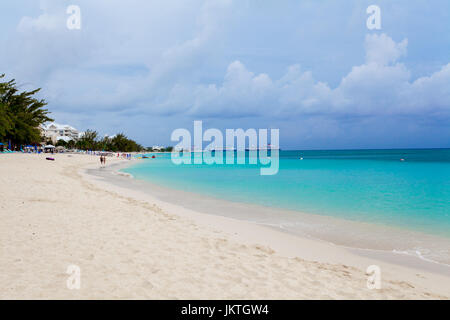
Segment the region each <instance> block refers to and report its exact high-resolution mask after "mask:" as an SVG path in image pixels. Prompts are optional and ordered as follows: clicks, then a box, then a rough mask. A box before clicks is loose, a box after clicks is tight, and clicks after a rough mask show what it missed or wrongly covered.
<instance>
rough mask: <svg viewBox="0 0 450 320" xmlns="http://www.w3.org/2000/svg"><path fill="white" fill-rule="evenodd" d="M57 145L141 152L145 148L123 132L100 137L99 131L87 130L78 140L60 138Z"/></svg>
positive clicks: (84, 148) (70, 147) (85, 148)
mask: <svg viewBox="0 0 450 320" xmlns="http://www.w3.org/2000/svg"><path fill="white" fill-rule="evenodd" d="M56 146H63V147H66V148H68V149H80V150H97V151H112V152H118V151H120V152H140V151H143V150H145V149H144V147H142V146H141V145H140V144H138V143H137V142H136V141H134V140H131V139H129V138H127V137H126V136H125V135H124V134H123V133H119V134H117V135H115V136H114V137H112V138H111V137H104V138H100V137H99V134H98V132H97V131H94V130H87V131H86V132H85V133H84V134H83V136H82V137H81V138H80V139H78V140H77V141H73V140H70V141H68V142H65V141H64V140H59V141H58V143H57V144H56Z"/></svg>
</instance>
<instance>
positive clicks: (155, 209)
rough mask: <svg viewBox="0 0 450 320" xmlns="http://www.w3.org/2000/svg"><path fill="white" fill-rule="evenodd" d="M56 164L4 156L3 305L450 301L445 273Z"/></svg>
mask: <svg viewBox="0 0 450 320" xmlns="http://www.w3.org/2000/svg"><path fill="white" fill-rule="evenodd" d="M54 157H55V161H46V160H45V155H36V154H4V155H0V221H1V223H0V299H449V298H450V273H448V272H447V273H446V272H437V271H434V269H433V267H430V268H428V269H427V268H423V267H421V268H418V267H416V266H415V265H414V261H415V260H411V261H412V262H411V263H395V261H389V259H376V258H374V256H373V255H367V256H362V255H357V254H354V253H353V252H352V251H351V250H349V249H346V248H343V247H339V246H334V245H331V244H329V243H326V242H322V241H318V240H312V239H306V238H301V237H298V236H293V235H290V234H287V233H282V232H278V231H276V230H273V229H270V228H267V227H263V226H259V225H256V224H252V223H249V222H243V221H237V220H233V219H230V218H225V217H219V216H216V215H205V214H202V213H199V212H195V211H192V210H188V209H186V208H183V207H181V206H178V205H174V204H170V203H165V202H162V201H160V200H158V199H156V198H152V197H150V196H149V195H147V194H143V193H139V192H137V191H133V190H129V189H123V188H120V187H118V186H114V185H111V184H108V183H106V182H105V181H101V180H99V179H95V178H93V177H91V176H89V175H87V174H86V173H85V169H87V168H92V167H95V168H98V167H99V166H100V162H99V159H98V157H94V156H88V155H68V154H56V155H54ZM120 161H126V160H116V159H114V160H113V159H108V163H115V162H120ZM405 259H406V258H405ZM69 265H76V266H78V267H79V268H80V270H81V274H80V276H81V277H80V279H81V287H80V289H79V290H78V289H72V290H71V289H69V288H68V287H67V279H68V278H69V274H67V273H66V271H67V268H68V266H69ZM370 265H377V266H379V267H380V270H381V289H368V287H367V279H368V276H367V275H366V268H367V267H368V266H370Z"/></svg>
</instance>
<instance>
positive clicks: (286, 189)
mask: <svg viewBox="0 0 450 320" xmlns="http://www.w3.org/2000/svg"><path fill="white" fill-rule="evenodd" d="M300 158H303V160H300ZM400 159H404V161H400ZM247 162H248V155H247ZM260 167H261V166H260V165H249V164H246V165H217V164H214V165H206V164H201V165H175V164H173V163H172V161H171V159H170V154H158V155H157V156H156V158H155V159H146V160H145V161H142V162H140V163H138V164H136V165H134V166H132V167H129V168H126V169H124V171H125V172H127V173H130V174H132V175H133V176H134V177H135V178H137V179H142V180H147V181H151V182H153V183H156V184H159V185H162V186H165V187H169V188H174V189H177V190H182V191H189V192H195V193H200V194H204V195H208V196H212V197H216V198H220V199H225V200H230V201H234V202H243V203H251V204H258V205H262V206H267V207H272V208H281V209H288V210H293V211H298V212H303V213H310V214H316V215H324V216H332V217H336V218H344V219H347V220H353V221H359V222H368V223H376V224H382V225H386V226H394V227H400V228H404V229H406V230H413V231H420V232H423V233H427V234H430V235H437V236H441V237H447V238H450V150H449V149H430V150H345V151H281V152H280V169H279V172H278V174H276V175H273V176H262V175H260V170H259V168H260ZM281 222H282V221H280V223H281ZM297 222H298V223H301V221H297ZM289 223H290V224H295V223H296V221H295V218H294V219H293V221H292V220H291V221H289Z"/></svg>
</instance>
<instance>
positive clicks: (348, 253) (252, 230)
mask: <svg viewBox="0 0 450 320" xmlns="http://www.w3.org/2000/svg"><path fill="white" fill-rule="evenodd" d="M138 161H142V160H138ZM134 164H136V162H134V161H130V162H124V163H120V164H117V163H116V164H112V165H109V166H108V169H109V170H111V171H112V172H110V173H114V175H116V177H119V178H120V179H124V180H123V181H125V182H127V181H128V182H130V180H131V181H138V180H136V179H135V178H134V177H133V176H132V175H131V174H129V173H124V172H122V173H123V174H124V175H122V174H120V170H121V169H124V168H126V167H129V166H132V165H134ZM89 170H92V168H84V169H82V174H83V177H84V178H85V179H88V180H89V181H90V182H91V183H95V184H97V185H99V186H101V187H103V188H107V189H108V190H109V191H113V192H120V193H121V194H126V196H129V197H132V198H134V199H136V200H139V201H148V202H152V203H156V204H157V206H158V207H161V208H163V209H167V210H169V211H171V212H177V214H180V213H181V215H183V216H187V217H188V218H191V219H194V220H195V222H196V223H199V224H201V225H204V226H206V227H213V228H217V229H220V231H223V232H226V233H228V235H229V236H232V237H235V239H236V240H238V241H242V242H245V243H259V244H263V245H265V246H268V247H270V248H272V249H274V250H275V251H276V252H277V253H280V254H281V255H283V256H287V257H291V258H296V257H301V258H304V259H308V260H311V261H315V262H321V263H333V264H334V263H337V264H346V265H350V266H351V267H356V268H363V269H364V268H366V267H368V266H370V265H373V264H377V265H383V266H384V267H383V268H388V269H389V268H390V269H396V268H399V269H403V268H407V269H409V270H413V271H414V273H415V275H417V273H416V272H425V273H426V274H427V275H428V276H431V275H436V276H438V277H441V276H443V278H442V279H443V280H444V281H445V282H446V283H448V284H449V285H450V266H449V265H447V264H444V263H440V262H436V261H430V260H427V259H425V258H423V257H421V256H417V255H412V254H409V253H403V252H394V251H386V250H378V249H368V248H358V247H351V246H345V245H341V244H335V243H333V242H330V241H327V240H323V239H319V238H313V237H305V236H300V235H298V234H295V233H293V232H289V231H286V230H282V229H280V228H279V227H275V226H269V225H264V224H260V223H257V222H255V221H250V220H242V219H237V218H232V217H227V216H224V215H217V214H209V213H204V212H199V211H196V210H192V209H190V208H185V207H183V206H180V205H179V204H174V203H171V202H167V201H165V200H161V199H159V198H158V197H156V196H154V195H150V194H149V193H148V192H140V191H138V190H136V188H133V186H130V185H128V186H126V184H125V185H120V184H117V183H115V182H114V181H111V179H106V180H104V178H105V177H104V176H99V175H94V174H93V173H92V172H91V173H88V171H89ZM96 171H97V172H98V169H97V170H96ZM99 178H100V179H99ZM110 178H111V177H110ZM139 181H141V182H143V183H144V184H147V185H148V184H149V182H147V181H142V180H139ZM163 189H164V191H170V192H174V191H177V190H174V189H171V188H165V187H164V188H163ZM198 197H199V198H207V197H206V196H203V195H198ZM215 200H218V199H215ZM220 201H221V202H227V203H230V201H227V200H220ZM247 205H248V204H244V206H247ZM255 206H256V207H258V208H260V206H258V205H255ZM323 218H324V219H331V220H333V221H335V220H341V221H343V222H347V220H344V219H337V218H332V217H323ZM242 224H243V225H242ZM358 224H359V223H358ZM370 225H371V224H370ZM383 227H384V226H383ZM383 227H382V228H383ZM236 230H238V232H236ZM310 248H314V249H313V250H310ZM330 251H332V254H330ZM322 252H325V254H322ZM403 271H404V269H403V270H402V271H400V272H402V273H403ZM394 273H397V270H395V272H394ZM413 278H414V277H413ZM413 278H409V280H411V279H413ZM446 291H448V292H449V293H450V287H449V289H448V290H446Z"/></svg>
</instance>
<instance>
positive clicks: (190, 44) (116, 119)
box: [0, 0, 450, 149]
mask: <svg viewBox="0 0 450 320" xmlns="http://www.w3.org/2000/svg"><path fill="white" fill-rule="evenodd" d="M72 4H73V5H78V6H79V7H80V9H81V18H82V22H81V29H80V30H69V29H68V28H67V26H66V21H67V19H68V17H69V15H68V14H67V13H66V10H67V7H68V6H69V5H72ZM371 4H376V5H378V6H379V7H380V8H381V21H382V25H381V30H368V29H367V27H366V20H367V18H368V15H367V13H366V9H367V7H368V6H369V5H371ZM0 12H1V19H0V29H1V30H2V31H1V33H0V48H1V50H0V73H5V74H6V75H7V77H8V78H15V79H17V81H18V83H19V84H20V85H21V86H22V88H35V87H42V88H43V90H42V94H41V95H42V97H44V98H45V99H46V100H47V101H48V108H49V109H50V110H51V111H52V113H53V116H54V118H55V120H56V121H57V122H59V123H68V124H71V125H73V126H75V127H77V128H79V129H81V130H85V129H88V128H94V129H97V130H98V131H100V132H101V133H102V134H113V133H116V132H125V133H126V134H127V135H128V136H130V137H132V138H134V139H136V140H137V141H138V142H140V143H141V144H143V145H146V146H151V145H154V144H164V145H169V144H173V143H171V142H170V134H171V132H172V131H173V130H174V129H176V128H187V129H191V128H192V125H193V120H203V122H204V127H215V128H219V129H225V128H244V129H245V128H255V129H258V128H279V129H280V145H281V147H282V148H286V149H297V148H298V149H321V148H336V149H338V148H403V147H405V148H406V147H450V23H449V21H450V2H449V1H448V0H431V1H416V0H396V1H392V0H371V1H361V0H345V1H335V0H321V1H317V0H284V1H275V0H210V1H206V0H176V1H175V0H145V1H144V0H140V1H137V0H127V1H124V0H120V1H119V0H70V1H65V0H41V1H38V0H14V1H13V0H4V1H1V2H0Z"/></svg>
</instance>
